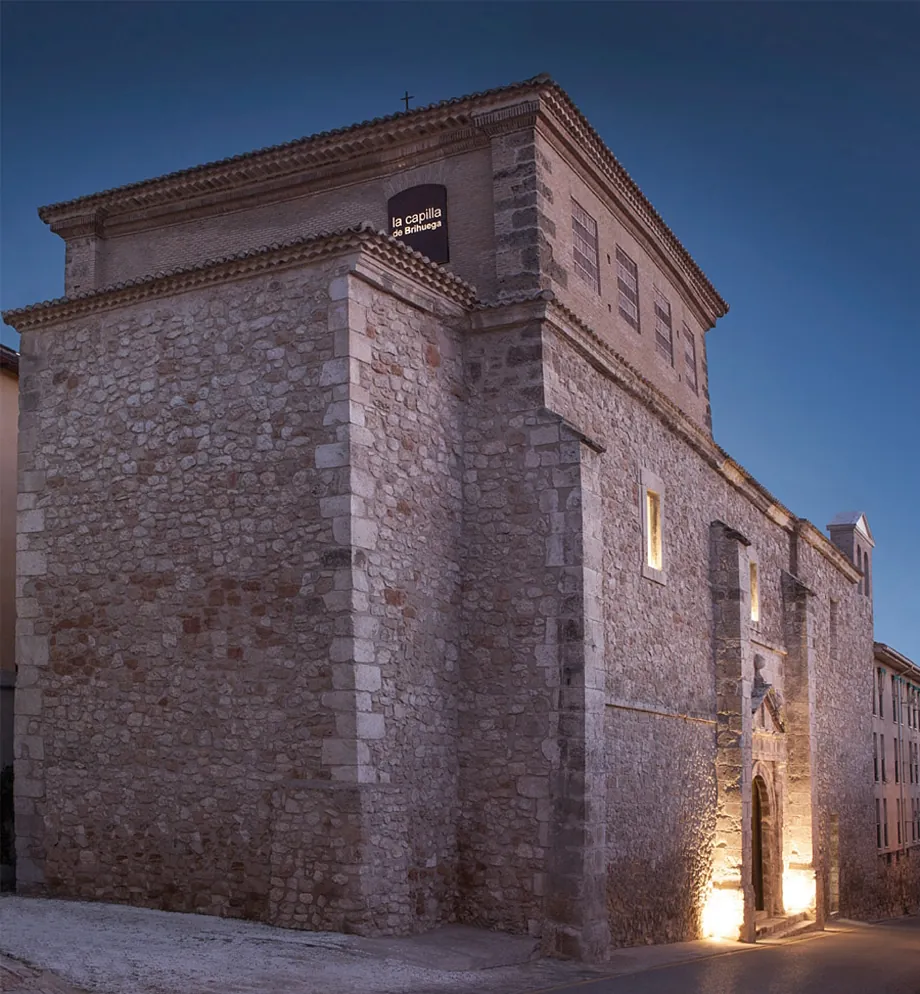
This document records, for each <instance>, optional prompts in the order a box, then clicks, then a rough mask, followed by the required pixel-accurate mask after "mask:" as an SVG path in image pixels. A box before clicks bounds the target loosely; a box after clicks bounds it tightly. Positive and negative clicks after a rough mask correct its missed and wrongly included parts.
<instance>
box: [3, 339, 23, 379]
mask: <svg viewBox="0 0 920 994" xmlns="http://www.w3.org/2000/svg"><path fill="white" fill-rule="evenodd" d="M0 369H8V370H9V371H10V372H11V373H14V374H15V375H16V376H18V375H19V353H18V352H17V351H16V350H15V349H11V348H10V347H9V346H8V345H0Z"/></svg>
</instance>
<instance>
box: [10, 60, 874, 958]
mask: <svg viewBox="0 0 920 994" xmlns="http://www.w3.org/2000/svg"><path fill="white" fill-rule="evenodd" d="M40 215H41V217H42V219H43V220H44V221H45V222H46V223H47V224H48V225H49V227H50V228H51V230H52V231H53V232H55V233H56V234H57V235H59V236H60V237H61V238H62V239H64V241H65V243H66V263H65V293H66V296H64V297H62V298H60V299H57V300H51V301H47V302H45V303H41V304H36V305H34V306H31V307H26V308H22V309H20V310H17V311H13V312H9V313H7V314H6V315H5V318H6V320H7V321H8V322H9V323H10V324H12V325H13V326H14V327H16V328H17V329H18V330H19V331H20V332H21V335H22V345H21V365H20V404H21V413H20V474H19V519H18V528H19V553H18V588H17V592H18V601H17V605H18V619H19V620H18V640H17V664H18V675H17V696H16V719H15V722H16V725H15V731H16V760H15V790H16V840H17V846H18V849H17V853H18V862H17V878H18V886H19V889H20V891H21V892H22V893H25V894H47V895H63V896H69V897H75V898H85V899H98V900H105V901H117V902H128V903H132V904H138V905H143V906H147V907H154V908H163V909H173V910H180V911H197V912H204V913H209V914H215V915H225V916H243V917H247V918H252V919H257V920H260V921H263V922H268V923H273V924H276V925H284V926H290V927H295V928H305V929H327V930H328V929H331V930H339V931H349V932H359V933H365V934H406V933H411V932H415V931H421V930H424V929H427V928H431V927H434V926H436V925H438V924H442V923H447V922H466V923H471V924H479V925H483V926H487V927H490V928H494V929H502V930H507V931H509V932H516V933H527V934H530V935H532V936H534V937H538V938H539V939H540V941H541V943H542V947H543V949H544V951H545V952H547V953H549V954H553V955H563V956H575V957H580V958H583V959H592V960H599V959H603V958H604V956H605V955H607V953H608V952H609V950H611V949H613V948H616V947H618V946H624V945H630V944H636V943H645V942H672V941H681V940H687V939H693V938H697V937H699V936H700V935H701V934H704V933H706V934H724V935H732V936H734V937H738V936H741V937H742V938H745V939H748V940H753V939H754V938H755V937H756V934H757V929H758V923H759V922H761V921H764V920H773V919H776V918H780V917H787V918H788V917H789V916H793V915H798V916H806V917H807V920H809V921H814V923H815V924H816V925H817V926H820V925H821V924H822V923H823V922H824V920H825V919H826V917H827V916H828V915H831V914H835V913H840V914H842V915H846V916H849V917H870V916H872V915H875V914H878V913H880V912H881V911H882V910H883V905H884V896H883V890H882V888H881V886H880V884H879V874H878V866H877V862H878V857H877V854H876V846H875V822H874V809H873V797H874V795H873V785H872V774H871V767H872V756H871V734H872V716H871V714H870V713H869V710H868V705H867V702H868V701H869V700H870V698H871V694H872V686H873V672H874V663H873V651H874V650H873V632H872V596H871V592H870V586H869V573H870V563H871V559H872V550H873V543H872V540H871V533H869V532H868V527H867V526H866V527H865V528H861V527H860V525H859V522H861V521H864V520H865V519H864V517H863V516H861V515H855V516H849V517H848V516H846V515H844V516H843V517H842V518H841V519H840V520H839V522H838V523H837V524H835V526H834V529H833V531H832V537H828V536H827V535H826V534H824V533H823V532H822V531H820V530H819V529H818V528H816V527H815V526H814V525H812V524H811V523H810V522H808V521H806V520H804V519H802V518H799V517H797V516H796V515H795V514H794V513H793V512H792V511H790V510H789V509H788V508H786V507H784V506H783V505H782V504H780V503H779V501H777V500H776V498H774V497H773V496H772V495H771V494H770V493H769V491H767V490H766V489H765V488H764V487H763V486H762V485H761V484H760V483H758V482H757V481H756V480H754V479H753V478H752V477H751V476H750V475H749V474H748V473H747V472H746V471H745V470H744V469H743V468H742V467H741V466H740V465H739V464H738V463H737V462H735V461H734V460H733V459H732V458H731V457H730V456H729V455H728V454H727V453H726V452H725V451H723V450H722V449H721V448H720V447H719V446H718V444H717V443H716V442H715V441H714V440H713V437H712V429H711V416H710V407H709V390H708V379H707V364H706V332H707V331H708V330H709V329H711V328H712V327H713V326H714V325H715V323H716V321H717V320H718V319H719V318H720V317H721V316H723V315H724V314H725V313H726V311H727V305H726V303H725V302H724V301H723V299H722V298H721V297H720V295H719V294H718V292H717V291H716V290H715V289H714V287H713V286H712V284H711V283H710V281H709V280H708V279H707V277H706V276H705V275H704V273H703V272H701V270H700V268H699V267H698V266H697V265H696V263H695V262H694V261H693V259H692V258H691V256H690V254H689V252H688V251H687V249H686V248H684V246H683V245H682V244H681V242H680V241H678V239H677V237H676V236H675V234H674V233H673V232H672V231H671V230H670V228H669V227H668V226H667V224H666V223H665V221H664V220H663V219H662V218H661V217H660V216H659V214H658V213H657V212H656V211H655V209H654V208H653V207H652V205H651V204H650V203H649V202H648V200H647V199H646V198H645V196H644V195H643V194H642V192H641V190H640V189H639V187H638V186H637V185H636V183H635V182H634V181H633V180H632V179H631V178H630V176H629V175H628V174H627V173H626V171H625V170H624V168H623V167H622V166H621V165H620V163H619V162H618V161H617V159H616V158H615V157H614V156H613V154H612V153H611V152H610V150H609V149H608V148H607V147H606V146H605V144H604V143H603V141H602V140H601V138H600V137H599V136H598V134H597V133H596V132H595V131H594V130H593V129H592V127H591V125H590V124H589V123H588V121H587V120H586V119H585V118H584V116H583V115H582V114H581V113H580V112H579V110H578V108H577V107H576V106H575V105H574V104H573V102H572V100H571V99H570V98H569V96H568V95H567V94H566V93H565V92H564V91H563V90H562V89H561V88H560V87H559V86H558V85H557V84H556V83H555V82H553V81H552V80H551V79H549V78H548V77H545V76H538V77H535V78H533V79H530V80H527V81H525V82H522V83H517V84H514V85H511V86H506V87H501V88H499V89H494V90H489V91H486V92H483V93H477V94H473V95H471V96H467V97H462V98H458V99H453V100H447V101H444V102H442V103H438V104H434V105H431V106H428V107H423V108H420V109H417V110H411V111H408V112H404V113H400V114H395V115H393V116H391V117H387V118H381V119H377V120H372V121H367V122H364V123H362V124H358V125H354V126H352V127H348V128H342V129H337V130H335V131H331V132H326V133H323V134H317V135H314V136H311V137H309V138H304V139H300V140H297V141H292V142H288V143H286V144H284V145H279V146H276V147H272V148H266V149H262V150H259V151H255V152H250V153H247V154H244V155H238V156H235V157H233V158H230V159H226V160H223V161H220V162H213V163H208V164H206V165H202V166H197V167H195V168H191V169H186V170H183V171H181V172H177V173H173V174H171V175H167V176H162V177H159V178H156V179H151V180H145V181H142V182H138V183H133V184H131V185H129V186H124V187H119V188H117V189H112V190H107V191H104V192H102V193H97V194H93V195H91V196H86V197H81V198H79V199H77V200H73V201H69V202H66V203H58V204H53V205H51V206H49V207H44V208H42V209H41V211H40ZM854 522H855V523H854Z"/></svg>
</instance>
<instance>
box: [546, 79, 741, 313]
mask: <svg viewBox="0 0 920 994" xmlns="http://www.w3.org/2000/svg"><path fill="white" fill-rule="evenodd" d="M544 85H545V86H546V88H547V89H548V90H549V91H550V92H551V93H553V94H554V96H555V97H556V98H557V100H558V101H559V102H560V103H561V105H562V107H563V108H564V109H565V110H568V111H569V112H570V113H571V114H572V115H573V116H574V118H575V120H576V122H577V124H578V125H579V127H580V128H581V130H582V132H583V136H582V137H583V138H585V139H587V141H586V144H588V145H591V146H593V151H594V152H595V155H596V156H597V158H599V159H600V160H601V161H602V162H604V163H605V164H606V165H608V166H609V167H610V170H611V172H612V173H613V175H614V178H615V179H616V180H619V183H620V185H621V186H622V187H623V188H624V190H625V191H626V192H627V193H629V194H632V196H633V198H634V202H633V204H632V205H631V206H632V207H633V208H634V209H638V213H639V215H640V217H641V215H642V214H643V213H645V214H647V215H648V220H649V221H651V222H652V224H651V225H650V226H651V227H652V228H653V229H654V228H655V227H658V228H660V229H661V230H662V231H663V232H664V235H665V241H666V242H667V243H668V247H669V248H670V249H671V250H672V251H673V252H675V253H676V255H677V257H678V259H679V260H680V261H681V262H682V263H684V265H686V266H687V267H688V268H689V269H690V272H691V273H692V274H693V275H694V276H695V277H696V278H697V281H698V283H699V286H698V287H697V289H702V290H704V291H706V292H707V293H708V294H711V296H712V298H713V301H714V303H715V304H716V311H717V317H724V316H725V315H726V314H727V313H728V304H727V303H726V301H725V300H724V299H723V297H722V295H721V294H720V293H719V291H718V290H716V288H715V287H714V286H713V284H712V282H711V281H710V279H709V277H708V276H707V275H706V274H705V273H704V272H703V270H702V269H701V268H700V266H699V264H698V263H697V262H696V261H695V260H694V258H693V256H692V255H690V252H689V251H688V250H687V249H686V248H685V247H684V245H683V243H682V242H681V241H680V239H679V238H678V237H677V235H675V234H674V232H673V231H672V230H671V229H670V227H668V224H667V222H666V221H665V220H664V218H663V217H662V216H661V215H660V214H659V213H658V211H657V210H655V208H654V207H653V206H652V202H651V201H650V200H649V199H648V197H646V195H645V194H644V193H643V192H642V190H641V188H640V187H639V184H638V183H636V181H635V180H634V179H633V178H632V176H630V175H629V173H628V172H627V171H626V168H625V167H624V166H623V165H622V163H621V162H620V160H619V159H618V158H617V157H616V156H615V155H614V154H613V152H611V151H610V149H609V148H608V147H607V144H606V143H605V142H604V140H603V138H601V136H600V135H599V134H598V133H597V131H596V130H595V129H594V126H593V125H592V124H591V122H590V121H589V120H588V118H587V117H585V115H584V114H583V113H582V112H581V110H579V108H578V105H577V104H576V103H575V101H574V100H572V98H571V97H570V96H569V95H568V93H566V91H565V90H564V89H563V88H562V87H561V86H560V85H559V84H558V83H557V82H556V81H555V80H554V79H550V78H547V79H546V81H545V84H544ZM558 109H559V108H557V110H558Z"/></svg>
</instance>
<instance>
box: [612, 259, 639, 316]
mask: <svg viewBox="0 0 920 994" xmlns="http://www.w3.org/2000/svg"><path fill="white" fill-rule="evenodd" d="M617 299H618V307H619V309H620V314H622V315H623V317H624V318H625V319H626V320H627V321H628V322H629V324H631V325H632V326H633V327H634V328H635V329H636V331H638V330H639V270H638V269H637V268H636V264H635V263H634V262H633V261H632V259H630V258H629V256H628V255H627V254H626V253H625V252H624V251H623V250H622V249H621V248H620V246H619V245H617Z"/></svg>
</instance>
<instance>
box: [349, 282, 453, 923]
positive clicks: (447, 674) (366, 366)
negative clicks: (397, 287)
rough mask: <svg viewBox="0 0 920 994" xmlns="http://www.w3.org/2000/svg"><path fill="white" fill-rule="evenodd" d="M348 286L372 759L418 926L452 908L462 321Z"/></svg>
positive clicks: (443, 917)
mask: <svg viewBox="0 0 920 994" xmlns="http://www.w3.org/2000/svg"><path fill="white" fill-rule="evenodd" d="M352 282H353V287H352V291H351V293H352V300H353V301H357V302H358V303H359V305H360V306H362V307H363V314H362V320H363V322H364V332H365V341H366V344H367V348H366V351H365V358H366V362H363V363H362V364H361V375H360V381H359V383H358V384H356V386H355V389H356V390H357V391H360V396H361V399H362V401H363V403H364V408H365V423H364V428H365V430H366V436H364V444H363V445H360V446H354V447H353V452H352V471H353V473H354V474H355V476H356V479H357V480H358V481H359V483H358V485H357V487H356V490H360V492H361V499H362V501H363V504H364V506H365V508H366V513H367V516H368V518H369V519H370V520H371V521H372V522H373V528H374V529H375V539H374V541H373V543H372V547H371V548H369V549H368V552H367V569H366V575H367V586H368V589H367V598H368V601H369V607H370V616H369V618H368V619H367V624H368V626H369V627H368V630H367V631H365V632H362V633H361V634H362V635H363V637H365V638H367V639H370V640H373V643H374V645H375V649H374V652H375V661H376V663H377V665H378V666H379V670H380V683H381V686H380V689H379V691H378V692H377V693H376V694H375V699H376V702H377V703H376V704H375V715H374V718H375V719H376V718H377V716H378V715H379V732H377V733H376V734H377V737H376V738H373V739H371V740H370V741H369V747H370V761H371V763H372V764H373V766H374V767H375V768H376V770H377V774H378V777H379V779H380V781H381V782H383V783H386V784H391V785H393V786H394V787H395V788H396V796H397V797H398V799H399V803H400V807H401V811H400V816H401V818H402V819H403V822H404V827H403V828H402V829H401V831H402V832H403V833H404V839H405V841H404V845H405V851H404V854H400V855H401V857H402V858H403V859H404V862H405V865H406V874H407V879H408V901H409V906H410V912H411V917H412V920H413V924H412V928H413V929H424V928H429V927H433V926H434V925H436V924H439V923H443V922H446V921H451V920H454V916H455V908H456V892H457V842H456V832H457V821H458V818H459V789H458V760H457V734H458V730H457V696H458V681H459V671H460V650H459V627H460V608H461V538H462V526H463V513H462V467H463V403H464V389H463V356H462V326H461V322H462V325H465V324H466V317H465V315H461V314H460V313H459V312H458V313H456V314H453V315H452V316H451V315H449V314H441V315H439V314H436V313H431V312H430V311H426V310H424V309H422V308H421V307H419V306H415V305H413V304H412V303H409V302H408V301H406V300H403V299H399V297H397V296H394V295H391V294H388V293H385V292H381V291H379V290H377V289H375V288H372V287H370V286H368V285H366V284H361V283H360V282H359V281H357V280H353V281H352ZM391 855H392V856H394V857H395V856H396V855H397V853H392V854H391Z"/></svg>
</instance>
